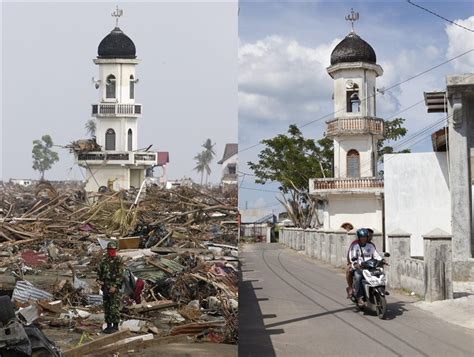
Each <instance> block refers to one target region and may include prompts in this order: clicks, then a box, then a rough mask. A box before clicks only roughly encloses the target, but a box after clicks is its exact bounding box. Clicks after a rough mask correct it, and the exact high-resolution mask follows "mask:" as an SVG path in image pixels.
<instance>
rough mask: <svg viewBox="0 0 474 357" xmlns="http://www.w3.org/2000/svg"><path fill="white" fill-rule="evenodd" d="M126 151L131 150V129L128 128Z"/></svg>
mask: <svg viewBox="0 0 474 357" xmlns="http://www.w3.org/2000/svg"><path fill="white" fill-rule="evenodd" d="M127 136H128V151H132V129H128V135H127Z"/></svg>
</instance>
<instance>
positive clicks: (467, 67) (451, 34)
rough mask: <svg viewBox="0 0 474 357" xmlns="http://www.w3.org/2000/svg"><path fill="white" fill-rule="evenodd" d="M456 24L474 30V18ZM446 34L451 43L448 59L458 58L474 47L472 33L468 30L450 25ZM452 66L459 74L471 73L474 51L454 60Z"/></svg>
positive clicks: (473, 63) (457, 21) (473, 64)
mask: <svg viewBox="0 0 474 357" xmlns="http://www.w3.org/2000/svg"><path fill="white" fill-rule="evenodd" d="M455 22H456V23H457V24H459V25H462V26H464V27H467V28H471V29H472V28H474V16H471V17H469V18H467V19H465V20H456V21H455ZM446 34H447V35H448V41H449V44H448V50H447V52H446V57H448V58H452V57H454V56H457V55H459V54H461V53H463V52H466V51H468V50H470V49H472V48H473V47H474V46H473V43H474V42H473V35H472V32H469V31H467V30H466V29H463V28H461V27H459V26H456V25H454V24H450V25H448V26H446ZM452 64H453V67H454V70H455V71H456V72H458V73H471V72H472V69H473V68H474V51H473V52H471V53H469V54H467V55H465V56H463V57H460V58H459V59H457V60H454V61H453V62H452Z"/></svg>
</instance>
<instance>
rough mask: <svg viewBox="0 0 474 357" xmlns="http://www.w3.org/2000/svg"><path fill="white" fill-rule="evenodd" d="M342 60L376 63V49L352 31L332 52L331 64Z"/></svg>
mask: <svg viewBox="0 0 474 357" xmlns="http://www.w3.org/2000/svg"><path fill="white" fill-rule="evenodd" d="M342 62H367V63H373V64H375V63H376V62H377V57H376V56H375V51H374V49H373V48H372V46H370V45H369V44H368V43H367V42H365V41H364V40H363V39H361V38H360V37H359V36H358V35H356V34H355V33H353V32H351V33H350V34H349V35H347V36H346V38H345V39H344V40H342V41H341V42H339V44H338V45H337V46H336V47H335V48H334V50H333V51H332V53H331V65H334V64H338V63H342Z"/></svg>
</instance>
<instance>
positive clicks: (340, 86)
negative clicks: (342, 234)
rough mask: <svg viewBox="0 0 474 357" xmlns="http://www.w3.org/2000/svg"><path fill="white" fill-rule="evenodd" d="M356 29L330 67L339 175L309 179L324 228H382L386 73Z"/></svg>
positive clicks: (330, 131) (331, 132) (330, 130)
mask: <svg viewBox="0 0 474 357" xmlns="http://www.w3.org/2000/svg"><path fill="white" fill-rule="evenodd" d="M358 19H359V14H358V13H357V12H354V11H351V14H350V15H348V16H346V20H348V21H351V23H352V31H351V32H350V33H349V34H348V35H347V36H346V37H345V38H344V39H343V40H342V41H341V42H340V43H339V44H338V45H337V46H336V47H335V48H334V50H333V51H332V53H331V65H330V66H329V67H328V68H327V71H328V73H329V75H330V76H331V77H332V78H333V80H334V98H333V99H334V118H333V119H331V120H329V121H327V122H326V123H327V129H326V135H327V136H328V137H329V138H332V139H333V141H334V164H333V168H334V173H333V174H334V175H333V177H331V178H316V179H312V180H310V182H309V192H310V194H311V195H312V196H313V198H314V199H315V200H317V201H318V202H319V207H320V208H319V209H318V210H319V215H318V219H319V222H318V223H317V224H319V225H322V226H323V228H324V229H328V230H337V229H341V228H343V229H346V230H352V229H355V228H360V227H369V228H372V229H373V230H375V231H378V232H383V230H384V228H383V179H381V178H379V177H378V173H377V142H378V141H379V140H380V139H382V138H383V135H384V122H383V119H380V118H377V116H376V101H375V99H376V98H375V97H376V96H375V94H376V89H375V88H376V87H375V82H376V78H377V77H378V76H381V75H382V73H383V70H382V67H380V66H379V65H378V64H377V59H376V56H375V51H374V49H373V48H372V47H371V46H370V45H369V44H368V43H367V42H365V41H364V40H363V39H361V38H360V37H359V36H358V35H357V34H356V33H355V32H354V22H355V21H357V20H358Z"/></svg>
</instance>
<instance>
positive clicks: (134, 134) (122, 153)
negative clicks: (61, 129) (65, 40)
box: [78, 6, 156, 191]
mask: <svg viewBox="0 0 474 357" xmlns="http://www.w3.org/2000/svg"><path fill="white" fill-rule="evenodd" d="M122 15H123V11H122V10H121V9H119V8H118V6H117V9H116V10H115V11H114V12H113V13H112V16H113V17H115V19H116V24H115V28H114V29H113V30H112V31H111V32H110V33H109V34H108V35H107V36H106V37H105V38H104V39H103V40H102V41H101V42H100V44H99V48H98V56H97V58H96V59H94V63H95V64H96V65H98V66H99V79H98V80H94V79H93V81H94V83H95V86H96V88H97V89H98V90H99V103H98V104H93V105H92V115H93V116H94V117H95V118H96V130H95V136H96V142H97V144H98V145H100V146H101V148H102V151H100V152H88V153H87V154H85V153H82V154H79V155H78V163H79V164H80V165H81V166H83V167H85V168H86V170H87V186H86V190H87V191H97V190H98V189H99V187H101V186H105V187H107V188H109V189H115V190H119V189H129V188H130V187H131V186H133V187H136V188H138V187H140V185H141V183H142V182H143V180H144V177H145V170H146V169H147V168H150V167H152V166H153V165H155V164H156V153H151V152H142V153H140V152H138V151H137V149H138V146H137V141H138V140H137V139H138V118H139V117H141V114H142V106H141V104H137V103H136V102H135V85H136V83H137V82H138V79H137V78H136V74H135V67H136V65H137V64H138V63H139V62H140V61H139V60H138V59H137V58H136V54H135V52H136V50H135V44H134V43H133V41H132V40H131V39H130V38H129V37H128V36H127V35H125V34H124V33H123V31H122V30H121V29H120V28H119V27H118V20H119V17H120V16H122Z"/></svg>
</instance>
